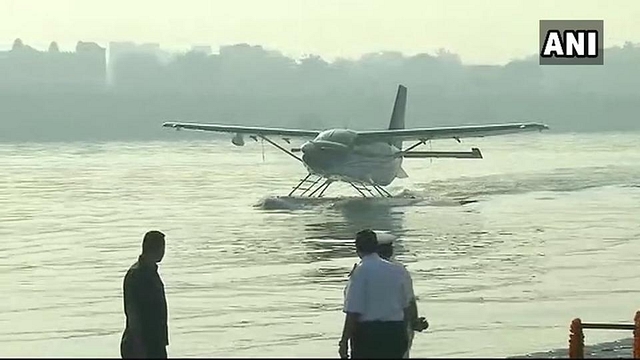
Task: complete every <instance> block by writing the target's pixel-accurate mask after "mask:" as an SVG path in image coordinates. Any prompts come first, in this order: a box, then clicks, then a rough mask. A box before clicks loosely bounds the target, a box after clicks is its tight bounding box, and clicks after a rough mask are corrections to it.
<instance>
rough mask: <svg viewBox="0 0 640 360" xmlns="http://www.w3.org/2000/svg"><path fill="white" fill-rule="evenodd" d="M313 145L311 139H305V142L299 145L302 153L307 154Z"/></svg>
mask: <svg viewBox="0 0 640 360" xmlns="http://www.w3.org/2000/svg"><path fill="white" fill-rule="evenodd" d="M313 147H314V145H313V143H312V142H311V141H307V142H306V143H304V144H302V146H301V147H300V151H302V153H303V154H305V153H307V154H308V153H309V152H310V151H311V150H312V149H313Z"/></svg>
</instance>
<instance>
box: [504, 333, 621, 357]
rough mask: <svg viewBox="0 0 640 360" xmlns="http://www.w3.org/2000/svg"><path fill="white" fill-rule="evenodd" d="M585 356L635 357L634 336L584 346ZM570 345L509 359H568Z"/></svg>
mask: <svg viewBox="0 0 640 360" xmlns="http://www.w3.org/2000/svg"><path fill="white" fill-rule="evenodd" d="M584 357H585V358H598V359H630V358H633V338H624V339H620V340H615V341H609V342H603V343H599V344H594V345H585V346H584ZM568 358H569V345H568V344H567V347H566V348H564V349H555V350H549V351H541V352H535V353H531V354H527V355H518V356H509V357H507V359H568Z"/></svg>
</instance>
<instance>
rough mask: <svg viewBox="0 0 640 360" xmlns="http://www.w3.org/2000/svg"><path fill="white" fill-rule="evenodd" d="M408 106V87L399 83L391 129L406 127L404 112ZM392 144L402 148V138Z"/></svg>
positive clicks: (390, 123)
mask: <svg viewBox="0 0 640 360" xmlns="http://www.w3.org/2000/svg"><path fill="white" fill-rule="evenodd" d="M406 106H407V88H406V87H405V86H404V85H398V93H397V94H396V101H395V103H394V104H393V112H392V113H391V121H390V122H389V130H400V129H404V112H405V108H406ZM390 144H391V145H393V146H395V147H397V148H398V149H402V140H398V141H393V142H391V143H390Z"/></svg>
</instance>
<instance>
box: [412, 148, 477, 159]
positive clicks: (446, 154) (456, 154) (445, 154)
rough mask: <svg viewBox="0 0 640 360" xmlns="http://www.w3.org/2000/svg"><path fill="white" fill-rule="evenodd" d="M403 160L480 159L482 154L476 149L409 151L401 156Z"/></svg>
mask: <svg viewBox="0 0 640 360" xmlns="http://www.w3.org/2000/svg"><path fill="white" fill-rule="evenodd" d="M402 157H404V158H409V159H410V158H414V159H425V158H457V159H482V153H481V152H480V149H478V148H472V149H471V151H409V152H406V153H403V154H402Z"/></svg>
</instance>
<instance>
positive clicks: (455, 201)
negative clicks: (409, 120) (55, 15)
mask: <svg viewBox="0 0 640 360" xmlns="http://www.w3.org/2000/svg"><path fill="white" fill-rule="evenodd" d="M639 178H640V167H623V166H616V165H611V166H604V167H583V168H561V169H555V170H553V171H551V172H545V173H515V174H500V175H488V176H481V177H461V178H453V179H447V180H436V181H431V182H428V183H422V184H416V185H415V186H416V188H414V189H408V188H399V189H397V190H398V191H396V193H394V194H393V197H392V198H363V197H359V196H347V197H323V198H307V197H290V196H270V197H265V198H263V199H261V200H260V201H259V202H258V203H257V204H256V205H255V207H256V208H259V209H262V210H288V211H293V210H304V209H311V208H317V207H323V208H333V209H335V208H342V207H348V206H363V205H366V206H387V207H405V206H462V205H467V204H470V203H475V202H478V201H480V200H482V199H483V198H486V197H488V196H495V195H508V194H523V193H528V192H549V191H550V192H572V191H581V190H586V189H590V188H597V187H605V186H621V187H638V186H640V185H639V184H638V183H637V179H639Z"/></svg>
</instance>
